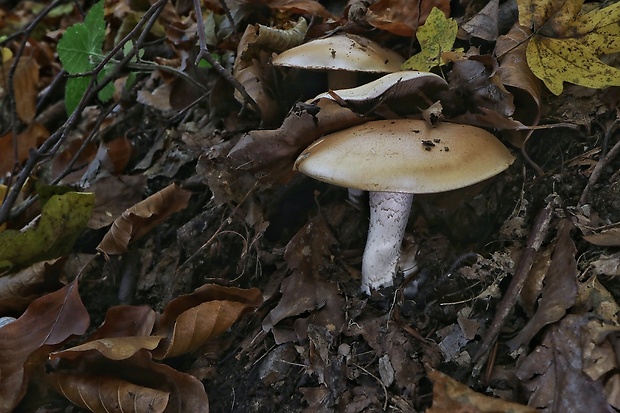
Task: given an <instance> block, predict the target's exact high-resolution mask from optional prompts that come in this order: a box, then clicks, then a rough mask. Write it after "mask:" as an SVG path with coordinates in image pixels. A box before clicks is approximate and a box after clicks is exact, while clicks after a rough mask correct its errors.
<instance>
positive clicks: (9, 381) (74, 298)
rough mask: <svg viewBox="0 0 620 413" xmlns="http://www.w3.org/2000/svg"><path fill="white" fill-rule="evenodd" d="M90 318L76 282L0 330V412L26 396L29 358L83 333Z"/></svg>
mask: <svg viewBox="0 0 620 413" xmlns="http://www.w3.org/2000/svg"><path fill="white" fill-rule="evenodd" d="M89 324H90V318H89V316H88V312H87V311H86V308H84V305H83V304H82V300H81V299H80V296H79V293H78V283H77V280H76V281H74V282H72V283H71V284H69V285H67V286H66V287H63V288H61V289H60V290H58V291H55V292H53V293H51V294H47V295H45V296H43V297H41V298H39V299H37V300H35V301H33V302H32V303H31V304H30V306H28V309H27V310H26V312H25V313H24V314H23V315H22V316H21V317H19V318H18V319H17V320H15V321H14V322H12V323H10V324H7V325H5V326H3V327H2V328H0V411H2V412H10V411H12V410H13V408H14V407H15V406H16V405H17V403H18V402H19V400H20V399H21V398H22V397H23V395H24V394H25V392H26V387H27V384H28V380H29V378H30V377H29V374H28V372H27V370H26V368H25V363H26V360H27V359H28V357H29V356H30V355H31V354H32V353H34V352H35V351H36V350H38V349H39V348H40V347H42V346H48V345H49V346H54V345H57V344H60V343H62V342H64V341H65V340H67V339H68V338H70V337H71V336H73V335H81V334H84V333H85V332H86V329H87V328H88V325H89Z"/></svg>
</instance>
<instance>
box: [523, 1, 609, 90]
mask: <svg viewBox="0 0 620 413" xmlns="http://www.w3.org/2000/svg"><path fill="white" fill-rule="evenodd" d="M518 5H519V23H520V24H521V25H522V26H524V27H532V28H533V29H534V35H533V36H532V38H531V39H530V41H529V43H528V45H527V63H528V65H529V66H530V68H531V69H532V72H534V74H535V75H536V76H538V77H539V78H540V79H542V81H543V82H545V85H546V86H547V88H548V89H549V90H550V91H551V92H552V93H554V94H556V95H559V94H560V93H562V90H563V87H564V86H563V82H571V83H574V84H576V85H581V86H586V87H591V88H603V87H606V86H612V85H613V86H619V85H620V70H619V69H616V68H614V67H612V66H608V65H606V64H604V63H603V62H602V61H601V60H600V57H601V56H602V55H606V54H611V53H616V52H620V26H619V25H618V21H620V3H618V2H616V3H613V4H611V5H609V6H607V7H604V8H601V9H594V10H591V11H589V12H582V5H583V0H569V1H562V2H557V1H554V0H519V1H518Z"/></svg>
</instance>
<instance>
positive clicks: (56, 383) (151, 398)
mask: <svg viewBox="0 0 620 413" xmlns="http://www.w3.org/2000/svg"><path fill="white" fill-rule="evenodd" d="M46 383H47V384H49V385H51V386H52V387H53V388H54V390H56V391H57V392H58V393H60V394H61V395H63V396H64V397H65V398H66V399H67V400H69V401H70V402H71V403H73V404H75V405H76V406H79V407H82V408H84V409H88V410H90V411H91V412H95V413H99V412H102V413H107V412H112V411H116V412H124V411H129V412H140V411H144V412H147V411H148V412H163V411H164V410H165V409H166V406H167V405H168V399H169V397H170V393H168V392H164V391H160V390H157V389H151V388H148V387H144V386H141V385H137V384H133V383H130V382H128V381H125V380H122V379H118V378H116V377H110V376H104V375H96V376H91V375H83V374H72V373H55V374H53V375H51V377H50V379H48V380H46Z"/></svg>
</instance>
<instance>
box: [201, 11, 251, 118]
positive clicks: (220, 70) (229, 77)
mask: <svg viewBox="0 0 620 413" xmlns="http://www.w3.org/2000/svg"><path fill="white" fill-rule="evenodd" d="M194 10H195V11H196V25H197V30H198V41H199V43H200V51H199V52H198V56H196V61H195V62H194V64H196V65H197V64H198V62H200V59H203V58H204V59H205V60H206V61H207V62H209V64H210V65H211V66H213V68H214V69H215V71H216V72H217V73H218V74H219V75H220V76H222V77H223V78H224V80H226V81H227V82H228V83H230V85H231V86H232V87H234V88H235V89H236V90H237V91H238V92H239V93H240V94H241V96H242V97H243V100H244V101H245V103H246V104H247V105H250V106H251V107H252V109H253V110H254V112H256V113H257V114H258V116H261V110H260V107H259V106H258V104H257V103H256V101H255V100H254V99H253V98H252V96H250V95H249V94H248V92H247V91H246V90H245V88H244V87H243V85H242V84H241V83H239V81H237V79H235V78H234V77H233V76H232V75H231V74H230V73H228V70H226V69H225V68H224V67H223V66H222V65H221V64H220V62H218V61H217V60H215V59H214V58H213V56H211V53H210V52H209V48H208V47H207V40H206V38H205V28H204V23H203V22H202V12H201V10H200V0H194ZM244 106H245V105H244Z"/></svg>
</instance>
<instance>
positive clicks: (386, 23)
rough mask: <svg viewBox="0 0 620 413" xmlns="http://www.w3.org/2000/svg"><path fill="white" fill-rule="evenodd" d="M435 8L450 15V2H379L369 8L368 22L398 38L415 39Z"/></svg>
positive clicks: (437, 0) (439, 0)
mask: <svg viewBox="0 0 620 413" xmlns="http://www.w3.org/2000/svg"><path fill="white" fill-rule="evenodd" d="M433 7H436V8H438V9H439V10H441V11H442V12H444V14H445V15H450V2H449V1H446V0H417V1H414V2H411V1H410V0H379V1H377V2H376V3H374V4H372V5H371V6H370V7H368V12H367V13H366V21H367V22H368V23H369V24H370V25H372V26H374V27H377V28H379V29H382V30H386V31H388V32H390V33H393V34H396V35H398V36H404V37H413V36H414V35H415V33H416V30H417V29H418V27H420V26H421V25H423V24H424V22H425V21H426V18H427V16H428V15H429V14H430V12H431V10H432V9H433Z"/></svg>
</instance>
